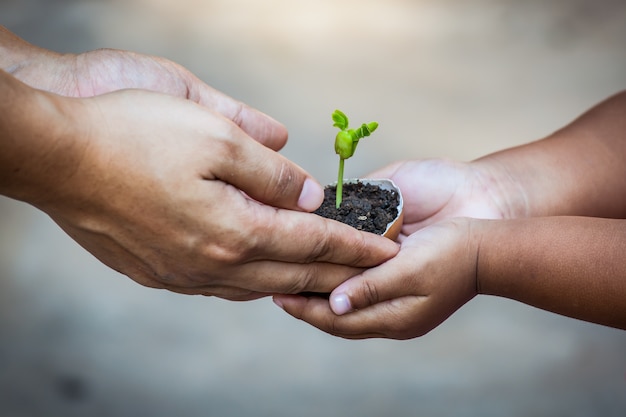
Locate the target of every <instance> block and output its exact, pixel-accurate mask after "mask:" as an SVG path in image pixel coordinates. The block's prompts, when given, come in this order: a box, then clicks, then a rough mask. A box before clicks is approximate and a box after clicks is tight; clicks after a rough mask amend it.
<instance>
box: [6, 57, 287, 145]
mask: <svg viewBox="0 0 626 417" xmlns="http://www.w3.org/2000/svg"><path fill="white" fill-rule="evenodd" d="M24 48H25V49H26V50H28V51H29V54H28V56H29V57H30V59H29V60H27V62H28V64H25V65H22V66H20V67H19V68H18V69H17V70H15V71H14V72H13V75H14V76H16V77H17V78H18V79H20V80H21V81H23V82H24V83H26V84H28V85H30V86H32V87H35V88H39V89H42V90H46V91H50V92H53V93H56V94H60V95H64V96H69V97H91V96H96V95H100V94H105V93H109V92H112V91H117V90H123V89H129V88H133V89H144V90H150V91H155V92H159V93H164V94H169V95H173V96H176V97H181V98H185V99H188V100H191V101H194V102H196V103H198V104H201V105H203V106H205V107H207V108H209V109H211V110H213V111H216V112H218V113H220V114H221V115H223V116H224V117H226V118H228V119H230V120H232V121H233V122H234V123H235V124H237V125H238V126H239V127H241V128H242V129H243V130H244V131H245V132H246V133H247V134H248V135H250V136H251V137H252V138H254V139H256V140H257V141H259V142H261V143H263V144H264V145H265V146H267V147H269V148H270V149H273V150H279V149H281V148H282V147H283V146H284V145H285V143H286V141H287V130H286V128H285V127H284V126H283V125H282V124H280V123H278V122H277V121H276V120H274V119H273V118H271V117H269V116H267V115H266V114H264V113H262V112H260V111H258V110H256V109H254V108H252V107H250V106H248V105H246V104H244V103H242V102H240V101H237V100H235V99H233V98H231V97H229V96H227V95H225V94H224V93H221V92H219V91H217V90H215V89H214V88H212V87H209V86H208V85H207V84H206V83H204V82H202V81H201V80H200V79H198V78H197V77H196V76H195V75H193V74H192V73H191V72H190V71H189V70H187V69H186V68H184V67H182V66H181V65H179V64H177V63H175V62H173V61H170V60H168V59H166V58H162V57H158V56H151V55H143V54H138V53H135V52H130V51H124V50H117V49H98V50H94V51H88V52H84V53H81V54H58V53H55V52H52V51H47V50H44V49H41V48H37V47H35V46H32V45H27V46H25V47H24Z"/></svg>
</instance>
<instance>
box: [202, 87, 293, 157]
mask: <svg viewBox="0 0 626 417" xmlns="http://www.w3.org/2000/svg"><path fill="white" fill-rule="evenodd" d="M198 83H199V84H198V87H197V90H198V102H199V104H201V105H203V106H205V107H208V108H210V109H212V110H214V111H217V112H218V113H220V114H222V115H223V116H224V117H226V118H228V119H229V120H231V121H232V122H234V123H235V124H236V125H237V126H239V127H240V128H241V129H242V130H243V131H244V132H246V133H247V134H248V135H250V137H252V138H253V139H255V140H256V141H258V142H259V143H261V144H262V145H263V146H266V147H268V148H270V149H272V150H274V151H278V150H280V149H282V148H283V146H285V144H286V143H287V136H288V134H287V128H286V127H285V126H284V125H283V124H281V123H279V122H278V121H276V120H275V119H273V118H272V117H270V116H268V115H266V114H265V113H263V112H261V111H259V110H256V109H254V108H252V107H250V106H248V105H247V104H244V103H242V102H240V101H237V100H235V99H233V98H232V97H229V96H227V95H226V94H224V93H222V92H220V91H218V90H215V89H214V88H211V87H209V86H208V85H206V84H204V83H202V82H201V81H199V80H198Z"/></svg>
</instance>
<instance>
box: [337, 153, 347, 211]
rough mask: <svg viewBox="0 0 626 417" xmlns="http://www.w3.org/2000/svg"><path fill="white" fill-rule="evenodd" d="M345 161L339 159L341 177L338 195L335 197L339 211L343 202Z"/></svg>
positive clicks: (338, 181) (338, 182) (338, 184)
mask: <svg viewBox="0 0 626 417" xmlns="http://www.w3.org/2000/svg"><path fill="white" fill-rule="evenodd" d="M344 161H345V159H343V158H339V176H338V177H337V194H336V196H335V208H337V209H339V206H341V200H343V162H344Z"/></svg>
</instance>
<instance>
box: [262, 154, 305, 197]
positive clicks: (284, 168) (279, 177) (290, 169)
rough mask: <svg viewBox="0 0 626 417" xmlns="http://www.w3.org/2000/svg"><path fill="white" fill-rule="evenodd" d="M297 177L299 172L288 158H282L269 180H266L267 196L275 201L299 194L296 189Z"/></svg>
mask: <svg viewBox="0 0 626 417" xmlns="http://www.w3.org/2000/svg"><path fill="white" fill-rule="evenodd" d="M297 178H298V172H297V171H296V169H295V167H294V166H293V165H292V164H291V163H289V162H288V161H286V160H280V161H279V164H278V166H277V167H276V168H275V169H274V170H273V172H272V174H271V177H270V178H269V181H267V182H266V186H265V190H264V191H265V192H264V194H265V196H267V197H268V198H269V199H271V200H272V201H274V200H279V199H283V198H285V197H289V196H292V195H296V194H299V193H298V192H296V190H295V188H296V187H297V182H296V181H295V180H296V179H297Z"/></svg>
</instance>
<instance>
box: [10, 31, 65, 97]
mask: <svg viewBox="0 0 626 417" xmlns="http://www.w3.org/2000/svg"><path fill="white" fill-rule="evenodd" d="M74 57H75V55H73V54H60V53H57V52H53V51H49V50H47V49H44V48H40V47H38V46H35V45H33V44H31V43H28V42H26V41H25V40H24V39H22V38H20V37H19V36H17V35H15V34H13V33H11V32H10V31H9V30H8V29H6V28H4V27H2V26H0V70H3V71H6V72H7V73H9V74H11V75H12V76H13V77H15V78H17V79H18V80H20V81H22V82H23V83H25V84H27V85H29V86H31V87H34V88H39V89H42V90H47V91H61V90H62V89H63V87H64V86H62V85H55V84H62V83H63V82H64V81H63V80H64V79H66V76H67V73H68V72H71V71H72V61H73V59H74ZM64 75H65V77H64Z"/></svg>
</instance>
